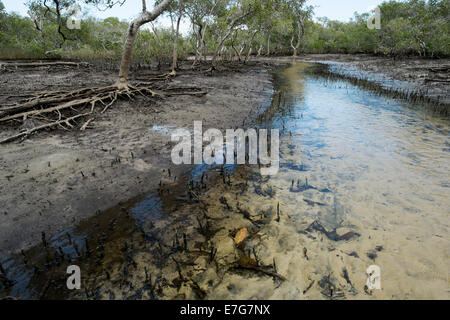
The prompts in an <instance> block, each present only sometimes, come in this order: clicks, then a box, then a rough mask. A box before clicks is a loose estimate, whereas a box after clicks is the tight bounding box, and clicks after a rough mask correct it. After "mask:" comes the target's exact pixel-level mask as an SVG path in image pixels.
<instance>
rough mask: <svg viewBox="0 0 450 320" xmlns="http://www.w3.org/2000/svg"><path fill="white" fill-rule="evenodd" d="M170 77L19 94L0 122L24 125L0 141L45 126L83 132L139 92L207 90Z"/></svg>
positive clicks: (154, 95)
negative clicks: (183, 84) (176, 83)
mask: <svg viewBox="0 0 450 320" xmlns="http://www.w3.org/2000/svg"><path fill="white" fill-rule="evenodd" d="M173 77H174V75H173V74H164V75H159V76H155V77H153V78H151V79H146V81H145V82H143V81H141V82H139V83H136V84H133V85H132V84H128V85H127V86H118V85H115V84H114V85H111V86H104V87H91V88H82V89H78V90H73V91H44V92H35V93H29V94H24V95H21V98H22V101H19V102H18V103H15V104H13V105H5V106H0V125H1V124H12V125H16V126H23V127H27V128H25V129H23V130H21V131H20V132H19V133H17V134H15V135H12V136H9V137H7V138H5V139H3V140H0V144H3V143H8V142H11V141H15V140H19V139H22V140H24V139H26V138H27V137H29V136H30V135H32V134H34V133H36V132H38V131H42V130H45V129H57V128H60V129H64V130H69V129H72V128H79V130H81V131H84V130H85V129H86V128H87V127H88V126H89V124H90V123H91V122H92V121H93V120H94V115H95V114H98V113H104V112H106V111H107V110H108V108H109V107H111V106H112V105H113V104H114V103H115V102H116V101H117V100H118V99H121V98H122V99H129V100H133V97H134V96H137V95H142V96H143V97H145V98H147V99H150V100H156V99H163V98H164V97H169V96H174V95H194V96H202V95H205V94H206V93H207V92H205V91H203V90H202V89H201V88H197V87H180V86H172V85H171V84H170V82H171V79H172V78H173ZM30 120H33V121H30ZM36 123H37V124H36ZM24 124H31V125H27V126H24Z"/></svg>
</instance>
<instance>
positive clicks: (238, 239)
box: [234, 227, 247, 244]
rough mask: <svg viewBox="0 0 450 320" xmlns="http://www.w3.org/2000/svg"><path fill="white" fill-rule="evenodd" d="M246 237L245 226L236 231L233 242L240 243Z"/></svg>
mask: <svg viewBox="0 0 450 320" xmlns="http://www.w3.org/2000/svg"><path fill="white" fill-rule="evenodd" d="M245 238H247V227H244V228H242V229H241V230H239V231H238V233H236V236H235V237H234V242H235V243H236V244H239V243H241V242H242V241H244V239H245Z"/></svg>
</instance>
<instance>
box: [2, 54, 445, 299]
mask: <svg viewBox="0 0 450 320" xmlns="http://www.w3.org/2000/svg"><path fill="white" fill-rule="evenodd" d="M315 68H317V66H316V65H313V64H308V63H296V64H293V65H291V66H289V67H287V68H285V69H283V70H281V71H279V72H276V73H275V74H274V88H275V92H274V95H273V99H272V104H271V106H270V107H269V108H268V109H267V111H266V112H265V113H264V114H262V115H261V116H260V117H259V119H258V121H257V123H256V125H257V126H267V127H269V128H273V127H276V128H279V129H280V130H281V139H280V142H281V145H280V153H281V154H280V171H279V173H278V174H277V175H275V176H270V177H261V176H260V175H259V169H258V167H257V166H243V167H242V166H237V167H226V168H224V169H221V168H220V167H217V166H216V167H209V166H206V165H201V166H197V167H195V168H193V169H192V170H191V171H189V172H188V173H187V174H186V176H184V177H180V178H179V179H178V181H174V180H175V179H174V178H173V177H170V174H167V177H166V179H165V180H164V181H163V182H162V183H161V188H160V190H159V191H158V193H157V194H152V195H149V196H147V197H144V198H136V199H132V200H130V201H129V202H127V203H123V204H120V205H119V206H118V207H116V208H112V209H111V210H108V211H106V212H103V213H101V214H99V215H98V216H96V217H94V218H92V219H89V220H88V221H86V222H84V223H83V224H82V225H80V226H78V227H77V228H74V229H71V230H67V231H65V232H62V233H61V234H58V235H55V236H53V237H52V238H50V240H49V245H48V248H47V249H45V248H43V247H42V246H38V247H35V248H32V249H30V250H28V251H27V252H25V253H24V254H25V257H26V258H25V259H26V260H27V262H26V263H24V257H23V256H21V255H17V256H15V257H8V258H7V259H3V260H2V263H3V267H4V268H5V269H7V276H8V278H9V279H11V280H13V281H15V284H14V285H13V286H12V287H10V288H9V289H7V290H4V291H3V294H2V295H13V296H18V297H22V298H37V297H41V298H61V297H63V298H81V299H85V298H96V299H141V298H143V299H146V298H155V297H157V298H162V299H172V298H191V299H198V298H201V299H203V298H208V299H215V298H219V299H252V298H253V299H323V298H325V299H374V298H375V299H390V298H398V299H414V298H416V299H424V298H431V299H433V298H434V299H448V298H449V273H448V264H449V262H450V261H449V249H450V244H449V240H450V239H449V213H450V209H449V208H450V189H449V188H450V174H449V172H450V170H449V169H450V136H449V132H450V131H449V129H450V123H449V121H448V119H445V118H439V117H437V116H432V115H430V114H428V113H427V112H425V111H423V110H422V109H421V108H420V106H417V105H411V104H409V103H406V102H404V101H401V100H395V99H392V98H388V97H385V96H382V95H377V94H375V93H372V92H370V91H366V90H364V89H362V88H359V87H357V86H355V85H352V84H351V83H349V82H348V81H346V80H336V79H333V80H330V79H328V78H323V77H321V76H319V75H317V74H316V73H315V72H313V70H314V69H315ZM154 129H155V128H154ZM243 227H247V228H248V236H247V238H246V239H245V240H244V241H243V242H242V243H241V244H239V245H238V244H236V243H235V241H234V240H233V239H234V236H235V234H236V233H237V231H238V230H241V229H242V228H243ZM68 234H70V235H71V236H70V237H69V236H68ZM86 243H88V244H89V245H88V247H86ZM59 248H61V249H59ZM67 264H78V265H80V266H81V267H82V270H83V276H84V277H87V278H86V279H85V280H84V281H83V286H84V287H85V289H84V290H82V291H81V292H69V291H68V290H66V289H65V288H64V287H65V277H66V275H65V274H64V270H65V269H64V268H65V267H66V265H67ZM371 265H377V266H379V267H380V270H381V289H380V290H376V289H375V290H370V289H368V288H365V285H366V280H367V277H368V275H367V274H366V269H367V268H368V267H369V266H371ZM36 266H37V268H36ZM0 291H1V290H0Z"/></svg>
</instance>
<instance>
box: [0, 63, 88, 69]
mask: <svg viewBox="0 0 450 320" xmlns="http://www.w3.org/2000/svg"><path fill="white" fill-rule="evenodd" d="M55 66H65V67H77V68H78V67H81V66H83V67H88V66H89V63H87V62H69V61H67V62H66V61H48V62H47V61H46V62H43V61H41V62H28V63H27V62H6V63H0V69H1V68H23V67H27V68H39V67H55Z"/></svg>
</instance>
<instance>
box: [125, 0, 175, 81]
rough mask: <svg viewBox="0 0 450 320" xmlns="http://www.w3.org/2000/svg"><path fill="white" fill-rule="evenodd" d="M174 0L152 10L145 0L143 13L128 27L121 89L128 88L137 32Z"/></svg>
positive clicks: (162, 3)
mask: <svg viewBox="0 0 450 320" xmlns="http://www.w3.org/2000/svg"><path fill="white" fill-rule="evenodd" d="M171 2H172V0H164V1H163V2H161V3H160V4H159V5H158V6H156V7H155V8H154V9H153V11H152V12H148V11H147V10H146V7H145V0H143V1H142V3H143V10H142V13H141V14H140V15H139V17H137V18H136V19H134V20H133V21H132V22H131V24H130V26H129V27H128V32H127V39H126V41H125V45H124V48H123V54H122V61H121V63H120V71H119V78H118V79H117V82H116V86H117V87H118V88H119V89H126V88H128V74H129V73H130V67H131V61H132V56H133V48H134V42H135V40H136V34H137V32H138V31H139V28H140V27H141V26H142V25H144V24H146V23H148V22H151V21H153V20H155V19H156V18H157V17H158V16H159V15H161V13H163V12H164V10H166V9H167V7H168V6H169V5H170V3H171Z"/></svg>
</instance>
